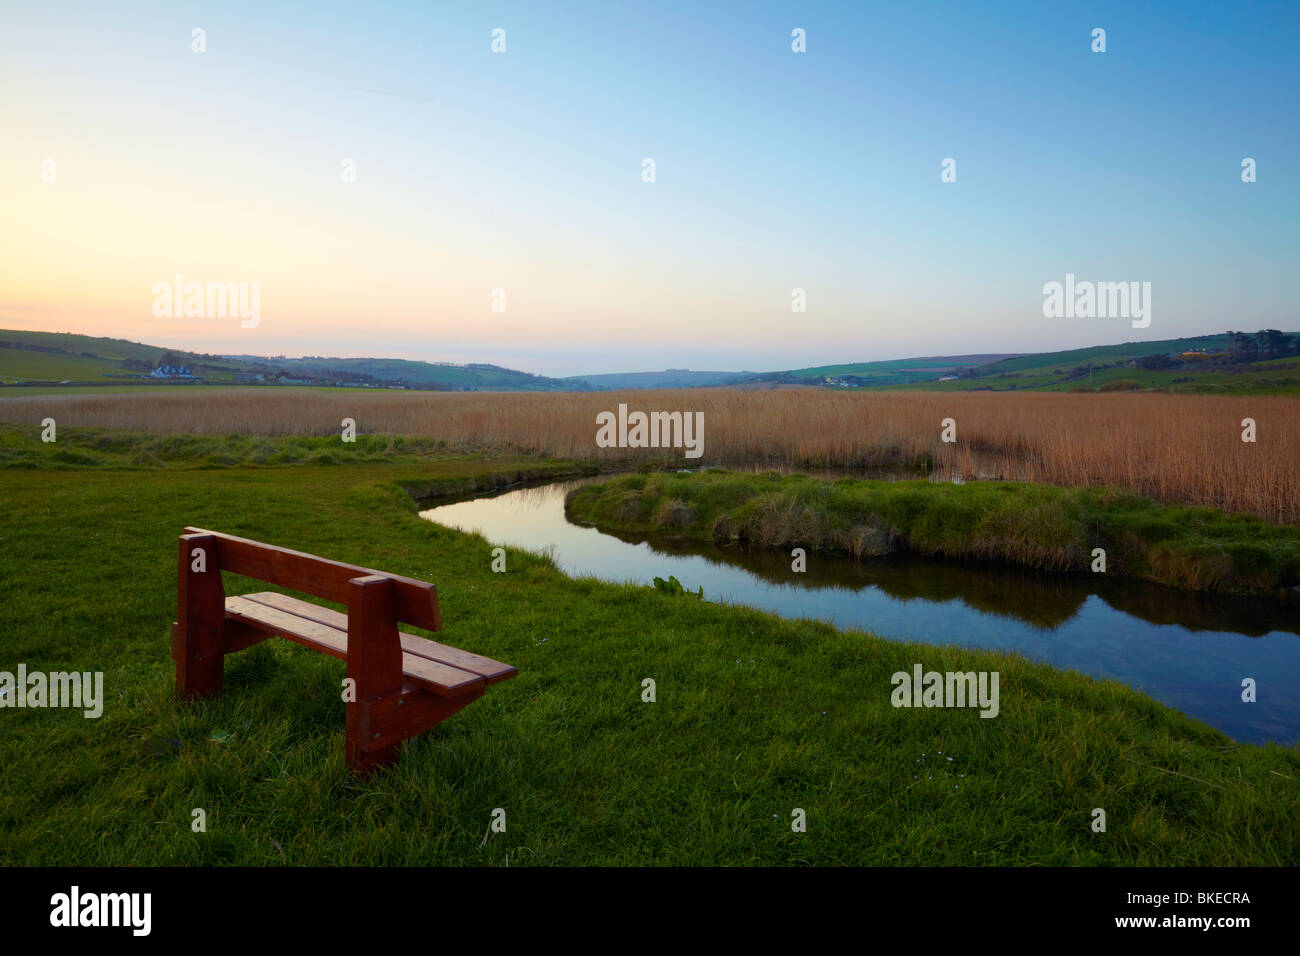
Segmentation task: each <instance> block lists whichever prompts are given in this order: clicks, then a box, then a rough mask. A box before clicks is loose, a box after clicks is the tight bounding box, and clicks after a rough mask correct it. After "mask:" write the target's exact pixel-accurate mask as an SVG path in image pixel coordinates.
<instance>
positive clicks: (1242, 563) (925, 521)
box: [567, 470, 1300, 594]
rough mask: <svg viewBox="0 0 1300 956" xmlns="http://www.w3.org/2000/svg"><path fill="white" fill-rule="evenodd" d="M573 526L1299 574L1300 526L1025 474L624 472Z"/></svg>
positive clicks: (597, 489)
mask: <svg viewBox="0 0 1300 956" xmlns="http://www.w3.org/2000/svg"><path fill="white" fill-rule="evenodd" d="M567 511H568V514H569V516H570V517H571V518H573V519H574V520H576V521H580V522H584V523H587V524H593V525H596V526H598V527H601V528H607V529H611V530H619V531H641V532H653V531H660V532H672V533H674V534H679V535H685V536H689V537H694V538H699V539H703V540H711V541H721V542H740V543H743V544H747V545H750V546H755V547H766V548H796V547H800V548H805V549H810V550H819V551H832V552H838V553H843V554H849V555H852V556H854V557H859V558H869V557H875V556H880V555H883V554H888V553H892V552H896V551H911V552H916V553H918V554H923V555H942V556H946V557H957V558H977V559H983V560H993V561H1003V562H1008V563H1011V564H1018V565H1025V566H1029V567H1034V568H1041V569H1046V570H1053V571H1088V570H1090V569H1091V567H1092V565H1093V562H1094V560H1095V558H1094V555H1093V551H1094V549H1096V548H1102V549H1104V550H1105V558H1106V573H1108V574H1115V575H1122V576H1128V577H1135V578H1142V579H1145V580H1149V581H1155V582H1158V583H1160V584H1167V585H1172V586H1175V587H1182V588H1191V589H1194V590H1207V591H1223V592H1232V593H1247V594H1251V593H1254V594H1259V593H1269V592H1275V591H1278V590H1279V589H1282V588H1287V587H1291V586H1294V585H1296V584H1297V583H1298V582H1300V528H1297V527H1294V526H1287V525H1274V524H1270V523H1268V522H1265V521H1262V520H1260V519H1259V518H1255V517H1252V516H1249V515H1225V514H1223V513H1221V512H1218V511H1216V510H1214V509H1212V508H1194V507H1187V506H1181V505H1161V504H1157V503H1156V502H1153V501H1150V500H1148V499H1146V498H1143V497H1141V496H1139V495H1135V494H1131V493H1128V492H1123V491H1117V490H1111V489H1103V488H1058V487H1054V486H1051V485H1040V484H1031V483H1027V482H971V483H967V484H963V485H953V484H940V483H935V482H929V481H904V482H886V481H861V480H857V479H852V478H843V479H840V480H837V481H823V480H818V479H814V478H809V477H806V476H802V475H791V476H780V475H777V474H776V473H774V472H768V473H765V474H757V475H756V474H741V473H735V472H727V471H721V470H710V471H702V472H694V473H690V474H682V473H673V474H648V475H626V476H622V477H618V478H613V479H611V480H610V481H608V482H604V483H602V484H598V485H588V486H586V487H583V488H579V489H577V490H575V491H574V492H573V493H571V494H570V496H569V499H568V502H567Z"/></svg>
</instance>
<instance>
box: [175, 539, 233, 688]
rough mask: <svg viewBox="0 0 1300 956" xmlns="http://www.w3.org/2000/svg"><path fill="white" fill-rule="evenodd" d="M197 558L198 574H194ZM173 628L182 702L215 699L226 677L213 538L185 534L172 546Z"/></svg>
mask: <svg viewBox="0 0 1300 956" xmlns="http://www.w3.org/2000/svg"><path fill="white" fill-rule="evenodd" d="M195 552H202V555H203V568H204V569H203V570H202V571H197V570H195V563H196V561H197V555H196V554H195ZM177 554H178V557H179V561H178V569H177V570H178V575H177V584H176V618H177V620H176V624H175V626H174V628H173V631H172V635H173V636H172V657H173V659H174V660H175V661H176V689H177V691H178V692H179V693H180V695H181V696H182V697H186V698H190V697H215V696H217V694H220V693H221V684H222V679H223V676H224V673H225V644H224V637H223V635H224V630H225V616H226V609H225V597H226V596H225V591H224V589H223V588H222V584H221V562H220V560H219V558H218V545H217V541H216V537H215V536H214V535H211V534H185V535H182V536H181V537H180V540H179V542H178V546H177Z"/></svg>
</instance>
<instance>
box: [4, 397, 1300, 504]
mask: <svg viewBox="0 0 1300 956" xmlns="http://www.w3.org/2000/svg"><path fill="white" fill-rule="evenodd" d="M620 402H621V403H626V404H627V406H628V408H629V409H630V410H633V411H635V410H641V411H684V412H695V411H702V412H703V413H704V442H703V449H704V454H703V457H701V458H699V459H685V458H682V465H683V467H692V466H696V465H701V464H713V465H730V466H736V465H740V464H753V463H756V462H767V463H771V464H773V465H776V464H783V465H792V466H795V467H799V468H827V469H846V470H856V469H866V468H871V467H873V466H891V467H897V466H911V465H914V464H917V463H920V462H924V463H926V464H928V465H929V466H931V467H935V468H942V469H945V470H948V471H951V472H953V473H956V474H964V475H968V476H971V477H1030V478H1033V479H1034V480H1036V481H1040V482H1044V483H1048V484H1055V485H1066V486H1098V485H1109V486H1116V487H1120V488H1124V489H1128V490H1131V491H1135V492H1138V493H1139V494H1142V495H1146V496H1148V497H1150V498H1153V499H1155V500H1157V501H1162V502H1167V503H1190V504H1200V505H1209V506H1212V507H1216V508H1220V509H1222V510H1224V511H1230V512H1245V513H1251V514H1256V515H1259V516H1260V517H1263V518H1266V519H1268V520H1270V521H1274V522H1285V523H1298V522H1300V414H1298V413H1300V399H1297V398H1293V397H1287V396H1263V395H1261V396H1201V395H1166V394H1131V393H1129V394H1121V393H1116V394H1090V395H1078V394H1054V393H1034V394H1023V393H1022V394H1007V393H988V392H951V393H925V392H906V393H904V392H833V391H829V390H826V389H814V388H807V389H805V388H795V389H776V390H769V391H741V390H735V389H678V390H665V391H638V392H599V393H542V394H533V393H526V394H525V393H485V392H474V393H465V392H453V393H445V392H443V393H440V392H427V393H426V392H362V391H355V390H337V391H326V390H320V391H314V390H313V391H297V390H294V391H287V390H286V391H281V390H276V389H270V388H248V389H242V390H234V389H232V390H217V389H208V388H195V389H194V390H193V391H167V392H159V393H158V394H152V395H151V394H142V393H130V394H122V395H112V394H94V395H76V394H70V395H40V396H31V397H14V398H7V399H4V400H0V421H5V422H12V423H18V424H27V425H31V426H39V423H40V421H41V420H42V419H43V418H46V417H50V418H54V419H55V420H56V421H57V422H58V425H59V427H67V426H71V427H102V428H119V429H128V430H135V431H146V432H150V433H162V434H170V433H194V434H218V435H221V434H254V435H273V436H274V435H329V434H338V433H339V431H340V423H341V422H342V420H343V419H344V418H352V419H354V420H355V421H356V426H357V431H358V433H362V434H365V433H368V434H386V435H406V436H413V437H424V438H436V439H445V440H447V441H448V442H453V443H459V444H468V445H472V446H475V447H479V448H483V449H485V450H493V451H502V452H512V453H519V452H525V453H528V454H542V455H549V456H556V457H564V458H581V459H602V458H606V459H614V458H618V459H628V458H633V459H635V458H646V459H649V458H655V459H663V458H664V457H665V456H667V455H671V456H673V457H679V456H681V455H682V453H681V451H665V450H664V449H639V450H629V449H618V448H610V449H602V448H598V447H597V446H596V440H595V439H596V431H597V428H596V415H597V413H599V412H602V411H615V410H617V407H618V404H619V403H620ZM945 418H951V419H953V420H954V421H955V422H956V435H957V442H956V443H955V444H948V443H945V442H943V441H942V440H941V435H940V432H941V422H942V420H943V419H945ZM1244 418H1252V419H1254V420H1255V422H1256V428H1257V440H1256V441H1255V442H1254V443H1247V442H1243V441H1242V440H1241V436H1242V424H1241V423H1242V420H1243V419H1244ZM33 434H35V432H33Z"/></svg>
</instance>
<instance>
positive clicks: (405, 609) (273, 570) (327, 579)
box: [185, 528, 442, 631]
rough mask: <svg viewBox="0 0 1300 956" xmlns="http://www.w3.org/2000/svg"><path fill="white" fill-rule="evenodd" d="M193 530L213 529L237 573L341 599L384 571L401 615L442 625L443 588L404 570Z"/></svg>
mask: <svg viewBox="0 0 1300 956" xmlns="http://www.w3.org/2000/svg"><path fill="white" fill-rule="evenodd" d="M185 530H186V533H188V534H210V535H212V536H213V537H214V538H216V539H217V542H218V544H219V551H220V555H221V568H222V570H224V571H230V572H232V573H234V574H242V575H244V576H245V577H250V578H256V579H257V580H259V581H269V582H272V583H274V584H278V585H280V586H281V587H286V588H289V589H291V590H294V591H303V592H304V593H306V594H313V595H315V596H316V597H318V598H324V599H325V600H326V601H334V602H335V603H337V604H346V603H347V602H348V582H349V581H351V580H352V579H353V578H358V577H366V576H368V575H382V576H383V577H386V578H388V579H389V580H390V581H392V582H393V602H394V608H395V614H396V617H397V620H399V621H405V622H406V623H407V624H414V625H415V626H416V627H422V628H424V629H425V630H428V631H436V630H439V629H440V628H441V627H442V618H441V615H440V614H439V611H438V589H437V588H435V587H434V586H433V585H432V584H430V583H429V582H427V581H417V580H416V579H415V578H407V577H402V576H401V575H394V574H383V572H381V571H376V570H374V569H373V568H362V567H358V566H356V565H353V564H343V563H342V562H340V561H330V560H328V559H326V558H318V557H316V555H314V554H305V553H303V552H302V551H291V550H289V549H288V548H279V547H276V546H275V545H270V544H263V543H262V542H260V541H252V540H249V539H248V538H238V537H235V536H234V535H229V534H221V533H219V532H216V531H206V530H204V529H202V528H186V529H185Z"/></svg>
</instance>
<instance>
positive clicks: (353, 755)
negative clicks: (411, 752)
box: [343, 734, 402, 777]
mask: <svg viewBox="0 0 1300 956" xmlns="http://www.w3.org/2000/svg"><path fill="white" fill-rule="evenodd" d="M343 749H344V754H345V756H346V757H347V761H348V769H349V770H351V771H352V772H353V773H354V774H356V775H357V776H358V777H368V776H370V775H371V774H372V773H374V772H375V771H376V770H381V769H383V768H384V767H391V766H392V765H393V764H395V763H397V759H398V758H399V757H400V756H401V755H402V745H401V744H400V743H399V744H390V745H389V746H387V747H384V748H383V749H381V750H362V749H360V748H359V747H358V746H357V741H356V740H355V739H354V738H353V735H352V734H348V737H347V741H346V744H345V746H344V748H343Z"/></svg>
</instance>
